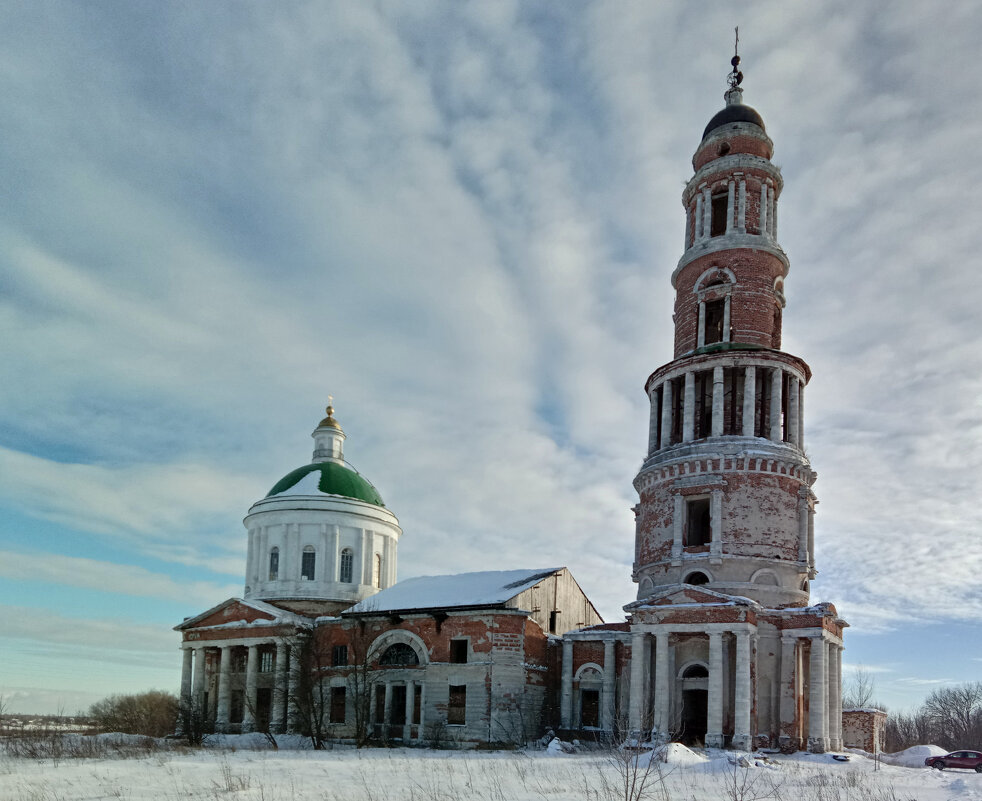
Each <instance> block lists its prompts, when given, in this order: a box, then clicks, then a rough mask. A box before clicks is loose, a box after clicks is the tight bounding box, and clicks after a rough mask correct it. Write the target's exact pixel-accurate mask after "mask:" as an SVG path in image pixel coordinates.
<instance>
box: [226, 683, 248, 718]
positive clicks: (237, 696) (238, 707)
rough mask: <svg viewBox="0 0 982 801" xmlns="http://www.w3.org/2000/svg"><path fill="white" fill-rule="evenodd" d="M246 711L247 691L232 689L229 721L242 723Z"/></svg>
mask: <svg viewBox="0 0 982 801" xmlns="http://www.w3.org/2000/svg"><path fill="white" fill-rule="evenodd" d="M244 713H245V693H244V692H242V690H232V693H231V696H230V697H229V707H228V722H229V723H241V722H242V718H243V717H244Z"/></svg>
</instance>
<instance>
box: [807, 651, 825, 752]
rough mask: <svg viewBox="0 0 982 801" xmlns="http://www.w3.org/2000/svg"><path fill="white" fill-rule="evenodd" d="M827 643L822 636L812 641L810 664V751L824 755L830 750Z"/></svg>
mask: <svg viewBox="0 0 982 801" xmlns="http://www.w3.org/2000/svg"><path fill="white" fill-rule="evenodd" d="M825 656H826V652H825V643H824V642H823V641H822V638H821V636H819V637H814V638H813V639H812V641H811V658H810V659H809V663H808V750H809V751H811V752H812V753H815V754H824V753H825V752H826V751H827V750H828V742H827V741H826V734H825V732H826V731H827V722H826V720H825V690H826V669H825Z"/></svg>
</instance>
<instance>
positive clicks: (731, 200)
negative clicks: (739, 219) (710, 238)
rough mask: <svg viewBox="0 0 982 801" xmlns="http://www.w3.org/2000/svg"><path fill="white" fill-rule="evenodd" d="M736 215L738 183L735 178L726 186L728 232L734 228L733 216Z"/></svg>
mask: <svg viewBox="0 0 982 801" xmlns="http://www.w3.org/2000/svg"><path fill="white" fill-rule="evenodd" d="M735 215H736V183H735V182H734V181H733V179H732V178H731V179H730V182H729V183H728V184H727V187H726V233H730V231H732V230H733V218H734V216H735Z"/></svg>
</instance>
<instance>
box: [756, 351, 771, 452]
mask: <svg viewBox="0 0 982 801" xmlns="http://www.w3.org/2000/svg"><path fill="white" fill-rule="evenodd" d="M754 398H755V400H754V436H755V437H769V436H770V435H771V371H770V370H765V369H760V368H758V369H757V377H756V380H755V381H754Z"/></svg>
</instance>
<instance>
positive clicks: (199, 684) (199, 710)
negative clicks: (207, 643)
mask: <svg viewBox="0 0 982 801" xmlns="http://www.w3.org/2000/svg"><path fill="white" fill-rule="evenodd" d="M191 712H192V714H196V715H198V716H199V717H200V718H201V720H202V721H204V720H206V719H207V717H208V710H207V709H205V649H204V648H195V649H194V706H193V707H192V709H191Z"/></svg>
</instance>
